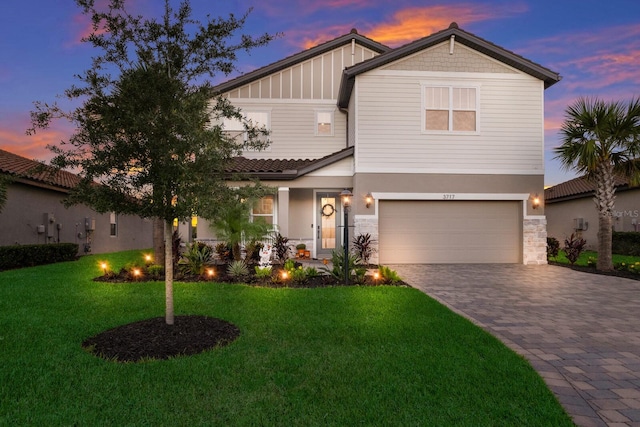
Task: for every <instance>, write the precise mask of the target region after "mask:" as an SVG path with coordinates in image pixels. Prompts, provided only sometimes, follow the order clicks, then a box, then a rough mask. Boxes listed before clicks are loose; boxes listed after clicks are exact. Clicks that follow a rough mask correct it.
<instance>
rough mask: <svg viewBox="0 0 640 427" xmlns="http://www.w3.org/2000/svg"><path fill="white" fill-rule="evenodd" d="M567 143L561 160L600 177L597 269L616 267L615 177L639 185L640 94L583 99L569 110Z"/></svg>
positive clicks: (564, 136)
mask: <svg viewBox="0 0 640 427" xmlns="http://www.w3.org/2000/svg"><path fill="white" fill-rule="evenodd" d="M560 133H561V135H562V145H561V146H560V147H557V148H556V149H555V152H556V154H557V156H556V158H557V159H559V160H560V161H561V162H562V166H563V167H564V168H565V169H572V170H574V171H576V172H579V173H581V174H583V175H585V176H586V177H587V178H589V179H591V180H593V181H595V184H596V191H595V197H594V201H595V203H596V207H597V209H598V262H597V265H596V268H597V269H598V270H612V269H613V261H612V253H611V251H612V249H611V238H612V215H613V207H614V203H615V186H614V175H615V174H620V175H622V176H623V177H625V178H627V179H628V180H629V183H630V184H631V185H638V184H640V162H639V154H640V139H639V138H640V98H637V99H636V98H634V99H632V100H631V101H630V102H629V103H628V104H625V103H623V102H619V101H618V102H605V101H603V100H600V99H598V98H579V99H578V100H577V101H576V102H575V103H574V104H573V105H571V106H569V107H568V108H567V110H566V112H565V121H564V123H563V124H562V128H561V129H560Z"/></svg>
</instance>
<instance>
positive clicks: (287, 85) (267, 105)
mask: <svg viewBox="0 0 640 427" xmlns="http://www.w3.org/2000/svg"><path fill="white" fill-rule="evenodd" d="M376 55H377V53H376V52H374V51H372V50H370V49H367V48H365V47H363V46H360V45H358V44H357V43H356V44H355V45H354V47H353V55H352V46H351V44H347V45H344V46H341V47H339V48H337V49H334V50H332V51H330V52H326V53H324V54H322V55H318V56H316V57H313V58H311V59H309V60H306V61H304V62H301V63H298V64H295V65H293V66H291V67H288V68H285V69H283V70H280V71H278V72H275V73H273V74H271V75H269V76H266V77H263V78H262V79H260V80H257V81H254V82H251V83H248V84H246V85H244V86H241V87H239V88H236V89H233V90H231V91H229V92H227V93H226V94H225V96H227V97H228V98H229V99H230V100H231V102H232V103H233V104H234V105H235V106H237V107H239V108H241V109H242V110H244V111H266V112H268V114H269V118H270V123H269V127H270V130H271V135H270V139H271V141H272V143H271V145H270V147H269V148H268V149H267V150H266V151H261V152H256V151H246V152H244V153H243V155H244V156H245V157H248V158H274V159H276V158H283V159H318V158H321V157H324V156H326V155H329V154H332V153H335V152H337V151H340V150H342V149H344V148H345V147H346V141H345V135H346V132H347V130H346V126H347V117H346V114H345V113H342V112H340V111H339V110H338V108H337V106H336V103H337V97H338V90H339V88H340V79H341V77H342V70H343V69H344V68H345V67H348V66H352V65H355V64H357V63H359V62H362V61H364V60H367V59H370V58H373V57H374V56H376ZM317 112H331V113H332V114H333V133H332V134H331V135H323V136H319V135H316V113H317Z"/></svg>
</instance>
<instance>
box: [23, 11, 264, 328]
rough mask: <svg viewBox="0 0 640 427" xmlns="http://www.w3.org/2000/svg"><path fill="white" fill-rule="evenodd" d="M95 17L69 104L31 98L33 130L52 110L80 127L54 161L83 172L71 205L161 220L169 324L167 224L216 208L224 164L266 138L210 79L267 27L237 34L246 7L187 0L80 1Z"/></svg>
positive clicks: (223, 189)
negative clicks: (220, 7) (152, 3)
mask: <svg viewBox="0 0 640 427" xmlns="http://www.w3.org/2000/svg"><path fill="white" fill-rule="evenodd" d="M76 3H77V5H78V6H79V7H80V8H81V9H82V12H83V14H85V15H87V16H89V17H90V18H91V21H92V23H93V32H92V33H91V34H90V35H89V36H88V37H86V38H84V39H83V42H87V43H89V44H91V45H92V46H93V47H94V48H96V49H98V51H99V52H100V53H99V54H98V55H97V56H95V57H94V58H93V62H92V66H91V68H89V69H88V70H86V71H84V73H83V74H81V75H79V76H77V78H78V79H79V80H80V82H81V83H80V84H79V85H77V86H76V85H74V86H72V87H71V88H69V89H67V90H66V91H65V93H64V94H65V97H66V98H67V99H69V100H71V101H75V103H76V104H77V103H80V104H81V105H80V106H78V107H76V108H74V109H72V110H71V111H66V110H63V109H62V108H61V107H60V106H59V105H58V104H51V105H49V104H46V103H39V102H38V103H36V108H35V110H34V111H33V112H32V125H33V128H32V129H31V131H32V132H35V130H36V129H37V128H46V127H48V126H49V124H50V122H51V121H52V120H54V119H57V118H64V119H67V120H69V121H71V122H72V123H73V124H75V126H76V131H75V133H73V134H72V135H71V136H70V138H69V139H68V140H67V141H63V142H62V143H61V144H60V145H59V146H52V147H50V148H51V149H52V150H53V151H54V152H55V153H56V157H55V158H54V159H53V160H52V164H54V165H56V166H58V167H63V168H73V169H75V170H78V171H79V175H80V176H81V177H82V182H81V183H80V185H78V186H77V187H76V188H75V189H74V191H73V192H72V193H71V194H70V196H69V198H68V199H67V203H68V204H74V203H87V204H89V205H91V206H93V207H94V208H95V209H96V210H97V211H98V212H109V211H114V212H118V213H123V214H135V215H140V216H142V217H145V218H154V219H159V220H161V221H163V222H164V230H165V231H164V238H165V248H166V252H165V273H166V274H165V275H166V286H165V287H166V292H165V294H166V295H165V296H166V316H165V317H166V323H167V324H173V322H174V314H173V262H172V260H173V256H172V244H171V241H172V229H173V227H172V224H173V221H174V219H176V218H177V219H178V220H179V221H185V220H188V219H189V218H191V216H192V215H194V214H196V213H198V212H207V213H208V215H213V214H215V212H216V209H217V207H218V206H221V205H223V204H224V203H225V201H226V200H228V199H229V198H230V197H232V195H231V194H230V193H231V192H232V191H233V190H231V189H229V188H227V186H226V185H225V184H224V170H225V167H226V166H227V164H228V162H229V161H230V159H231V158H233V157H234V156H236V155H238V154H239V153H240V152H241V150H242V149H244V148H247V147H251V148H253V149H260V148H263V147H264V146H265V144H267V143H268V138H267V137H265V136H264V135H265V132H264V130H263V129H257V128H256V127H254V126H252V124H251V123H250V122H246V121H245V120H244V119H243V117H242V114H241V112H240V111H239V110H238V109H237V108H234V107H233V106H232V105H231V104H230V103H229V102H228V101H227V100H226V99H224V98H221V97H215V96H214V95H215V94H214V93H213V92H212V88H211V86H210V84H209V83H208V82H207V78H210V77H213V76H215V75H217V74H219V73H224V74H229V73H230V72H232V71H233V70H234V62H235V61H236V54H237V52H238V51H241V50H250V49H252V48H255V47H257V46H261V45H264V44H266V43H268V42H269V41H270V40H271V39H272V38H273V36H271V35H268V34H265V35H262V36H259V37H257V38H254V37H250V36H247V35H238V34H237V32H238V31H239V30H240V29H241V28H242V27H243V25H244V23H245V20H246V18H247V15H244V16H243V17H241V18H236V17H235V16H233V15H230V16H229V17H228V18H227V19H222V18H218V19H212V18H209V17H207V22H204V23H203V22H200V21H198V20H195V19H193V18H192V17H191V15H192V10H191V7H190V4H189V2H188V1H182V2H181V3H180V5H179V7H178V8H177V9H174V8H173V7H172V6H171V4H170V1H169V0H166V1H165V3H164V11H163V15H162V17H161V19H158V20H156V19H154V18H143V17H142V16H133V15H131V14H130V13H128V11H127V9H126V7H125V3H126V2H125V0H110V1H109V4H108V7H107V9H105V10H99V9H98V7H97V6H96V5H95V2H94V0H76ZM224 118H230V119H234V120H240V121H242V122H244V123H245V129H246V135H247V138H246V139H245V138H241V139H238V138H233V137H231V136H230V135H228V134H227V133H225V132H224V131H223V129H222V128H221V126H220V123H222V121H223V119H224Z"/></svg>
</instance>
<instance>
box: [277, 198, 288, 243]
mask: <svg viewBox="0 0 640 427" xmlns="http://www.w3.org/2000/svg"><path fill="white" fill-rule="evenodd" d="M277 206H278V217H277V218H278V219H277V221H278V230H279V231H280V234H282V235H283V236H284V237H288V236H289V187H278V203H277Z"/></svg>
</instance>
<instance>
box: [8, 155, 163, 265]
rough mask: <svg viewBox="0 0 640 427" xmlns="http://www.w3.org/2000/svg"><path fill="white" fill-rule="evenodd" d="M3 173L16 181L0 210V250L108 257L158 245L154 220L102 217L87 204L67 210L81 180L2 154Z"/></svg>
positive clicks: (114, 216)
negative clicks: (72, 246) (37, 248)
mask: <svg viewBox="0 0 640 427" xmlns="http://www.w3.org/2000/svg"><path fill="white" fill-rule="evenodd" d="M0 173H1V174H6V175H9V176H10V177H11V178H12V179H13V180H12V182H11V183H10V184H9V187H8V191H7V202H6V204H5V206H4V207H3V208H2V210H1V211H0V246H7V245H16V244H17V245H24V244H38V243H57V242H60V243H77V244H78V245H79V250H80V253H81V254H82V253H86V252H89V251H90V252H91V253H105V252H114V251H122V250H129V249H146V248H151V247H152V246H153V230H152V222H151V221H150V220H146V219H142V218H140V217H137V216H131V215H117V214H115V213H106V214H99V213H97V212H95V211H94V210H92V209H91V208H89V207H87V206H84V205H76V206H71V207H69V208H65V207H64V205H63V204H62V200H63V199H64V198H65V197H66V196H67V194H68V193H69V190H71V189H72V188H73V187H74V186H75V185H77V183H78V182H79V180H80V178H79V177H78V176H77V175H74V174H72V173H70V172H66V171H55V170H53V169H52V168H51V167H48V166H44V165H43V164H41V163H39V162H36V161H33V160H29V159H27V158H24V157H21V156H18V155H16V154H13V153H10V152H8V151H5V150H0Z"/></svg>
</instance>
